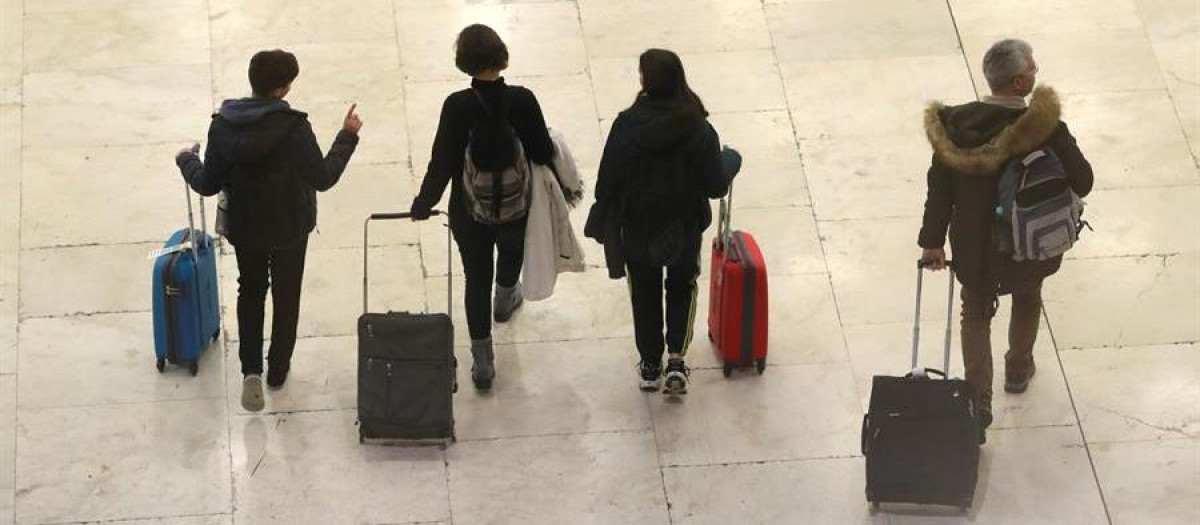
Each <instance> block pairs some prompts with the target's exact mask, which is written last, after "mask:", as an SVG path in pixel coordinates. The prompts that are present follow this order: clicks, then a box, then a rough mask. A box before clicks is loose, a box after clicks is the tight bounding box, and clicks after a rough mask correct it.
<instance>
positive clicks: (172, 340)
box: [163, 229, 192, 363]
mask: <svg viewBox="0 0 1200 525" xmlns="http://www.w3.org/2000/svg"><path fill="white" fill-rule="evenodd" d="M191 234H192V232H191V230H190V229H189V230H188V231H186V232H184V234H183V239H182V240H181V241H180V242H181V243H186V242H188V238H189V237H190V236H191ZM182 253H183V252H182V251H178V252H175V253H172V254H171V256H170V257H171V258H170V259H167V266H166V267H165V268H163V295H165V296H166V297H165V300H164V302H165V303H166V310H167V311H166V314H167V360H168V361H170V362H172V363H178V362H179V334H178V333H176V326H175V325H176V312H175V301H176V299H175V298H176V297H179V296H181V295H183V288H182V287H179V286H175V283H174V281H173V280H172V277H173V276H174V275H175V263H176V262H177V261H179V256H180V255H181V254H182Z"/></svg>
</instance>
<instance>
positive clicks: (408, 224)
mask: <svg viewBox="0 0 1200 525" xmlns="http://www.w3.org/2000/svg"><path fill="white" fill-rule="evenodd" d="M414 186H415V184H414V183H413V179H412V177H411V176H410V175H409V172H408V166H407V165H405V164H369V165H358V164H356V163H355V162H354V161H353V160H351V164H350V166H349V167H347V168H346V171H345V173H343V174H342V179H341V180H340V181H339V182H338V184H337V185H336V186H334V187H333V188H332V189H330V190H329V191H327V192H324V193H320V194H318V195H317V228H316V230H315V231H313V233H312V234H311V236H310V237H309V246H310V249H312V248H348V249H351V250H350V252H351V253H353V252H358V253H357V259H358V260H359V264H358V266H361V265H362V250H363V222H364V221H366V220H367V217H369V216H370V215H371V214H373V213H389V212H398V211H408V210H409V207H410V206H409V204H411V203H412V198H413V196H414V195H415V194H416V188H415V187H414ZM369 235H370V239H369V242H370V243H371V245H372V246H382V245H397V244H409V245H414V246H415V245H417V244H418V243H419V242H420V240H421V236H420V234H419V231H418V229H417V225H415V224H413V223H412V221H409V220H393V221H372V222H371V226H370V231H369ZM347 262H348V261H347ZM359 272H361V270H359Z"/></svg>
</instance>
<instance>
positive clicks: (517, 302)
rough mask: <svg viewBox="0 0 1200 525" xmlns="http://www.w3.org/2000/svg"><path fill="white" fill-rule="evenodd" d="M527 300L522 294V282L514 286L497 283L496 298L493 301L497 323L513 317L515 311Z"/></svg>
mask: <svg viewBox="0 0 1200 525" xmlns="http://www.w3.org/2000/svg"><path fill="white" fill-rule="evenodd" d="M524 302H525V298H524V297H523V296H522V295H521V283H519V282H518V283H517V284H515V285H513V287H512V288H505V287H503V286H500V285H498V284H497V285H496V298H495V300H493V301H492V316H493V317H495V319H496V322H497V323H506V322H508V320H509V319H512V315H513V312H515V311H517V308H520V307H521V305H522V304H523V303H524Z"/></svg>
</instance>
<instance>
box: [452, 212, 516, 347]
mask: <svg viewBox="0 0 1200 525" xmlns="http://www.w3.org/2000/svg"><path fill="white" fill-rule="evenodd" d="M451 230H452V231H453V232H454V242H456V243H458V252H459V254H460V255H462V263H463V271H464V272H465V273H466V274H467V290H466V296H465V299H464V302H465V303H466V306H467V330H468V331H469V332H470V333H471V340H473V341H478V340H481V339H487V338H489V337H491V336H492V278H493V276H494V277H495V280H496V284H498V285H500V286H503V287H505V288H511V287H513V286H516V285H517V281H518V280H519V279H520V278H521V263H523V262H524V261H525V219H521V220H519V221H513V222H510V223H507V224H500V225H490V224H480V223H478V222H475V221H473V220H470V219H465V220H460V221H456V222H455V223H454V224H453V227H452V228H451ZM493 254H494V256H495V259H494V261H493Z"/></svg>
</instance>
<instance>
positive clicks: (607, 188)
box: [584, 96, 737, 279]
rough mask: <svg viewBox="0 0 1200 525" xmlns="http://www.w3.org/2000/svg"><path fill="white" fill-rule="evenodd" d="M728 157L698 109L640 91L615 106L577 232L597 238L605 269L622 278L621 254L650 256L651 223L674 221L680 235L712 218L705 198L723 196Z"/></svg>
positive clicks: (700, 229)
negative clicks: (590, 200) (620, 107)
mask: <svg viewBox="0 0 1200 525" xmlns="http://www.w3.org/2000/svg"><path fill="white" fill-rule="evenodd" d="M729 164H730V163H729V162H727V161H726V159H725V158H724V156H723V155H722V150H721V142H720V138H719V137H718V136H717V132H716V130H714V129H713V127H712V126H711V125H710V124H709V123H708V121H707V120H705V118H704V117H703V116H702V114H699V113H697V114H693V115H689V114H684V113H681V112H679V111H678V110H677V109H676V105H675V104H674V103H673V102H670V101H662V100H655V99H652V98H649V97H646V96H642V97H640V98H638V100H637V101H636V102H635V103H634V105H633V107H631V108H629V109H627V110H625V111H622V112H621V113H620V114H619V115H618V116H617V119H616V120H615V121H614V122H613V125H612V129H611V131H609V135H608V140H607V142H606V143H605V146H604V155H603V157H602V158H601V160H600V173H599V175H598V177H597V180H596V203H595V204H594V205H593V206H592V210H591V212H590V213H589V215H588V225H587V227H586V228H585V232H584V233H585V235H587V236H588V237H590V238H593V239H596V240H597V241H598V242H600V243H601V244H603V245H604V251H605V259H606V262H607V264H608V269H609V276H610V277H612V278H614V279H616V278H620V277H623V276H624V275H625V263H626V261H627V260H629V261H638V262H645V261H648V260H652V259H653V257H652V256H651V250H652V249H653V248H654V247H653V246H652V245H653V244H654V243H655V241H654V237H655V236H656V234H658V233H659V232H657V231H656V230H658V229H661V228H663V227H664V225H666V224H669V223H671V222H673V221H679V222H678V223H677V224H678V225H679V226H680V230H681V231H680V233H681V234H682V235H683V236H684V237H685V238H695V237H699V236H700V235H702V234H703V233H704V230H705V229H706V228H708V226H709V225H710V224H711V223H712V210H711V208H710V207H709V204H708V199H718V198H721V197H723V196H724V195H725V193H726V192H727V191H728V190H729V183H730V181H731V180H732V177H733V176H734V174H735V173H736V171H737V170H736V167H734V166H732V165H729ZM664 190H666V191H670V192H674V193H675V194H673V195H672V194H669V193H664Z"/></svg>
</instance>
